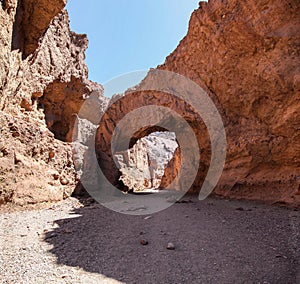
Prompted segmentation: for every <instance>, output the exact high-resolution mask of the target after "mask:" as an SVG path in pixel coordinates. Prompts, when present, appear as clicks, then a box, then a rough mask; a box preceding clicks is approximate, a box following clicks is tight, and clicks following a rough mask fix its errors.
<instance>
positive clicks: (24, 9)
mask: <svg viewBox="0 0 300 284" xmlns="http://www.w3.org/2000/svg"><path fill="white" fill-rule="evenodd" d="M65 4H66V1H63V0H55V1H51V2H49V1H45V0H39V1H31V0H24V1H17V0H6V1H5V0H4V1H2V6H1V7H0V58H1V64H0V125H1V129H0V132H1V134H0V149H1V152H0V203H3V202H15V203H18V204H24V203H36V202H45V201H56V200H61V199H62V198H65V197H67V196H69V195H70V194H71V193H72V191H73V190H74V188H75V185H76V183H77V181H76V173H75V170H74V165H73V160H72V151H71V144H68V143H65V142H64V141H70V140H71V137H72V123H73V117H74V116H76V113H77V112H78V110H79V109H80V106H81V104H82V103H83V102H84V100H85V98H86V97H88V96H89V94H90V93H91V92H92V91H97V92H99V93H101V92H102V87H101V86H99V85H98V84H96V83H93V82H90V81H88V79H87V76H88V70H87V67H86V64H85V63H84V58H85V55H84V52H85V49H86V48H87V45H88V40H87V37H86V36H85V35H77V34H75V33H73V32H71V31H70V28H69V18H68V14H67V12H66V11H64V10H62V9H63V7H64V5H65ZM59 104H60V105H61V108H60V111H58V108H57V105H59ZM46 121H47V123H46ZM47 125H48V127H49V129H50V130H51V131H52V132H51V131H50V130H49V129H48V128H47ZM56 138H59V139H60V140H58V139H56ZM61 140H62V141H61Z"/></svg>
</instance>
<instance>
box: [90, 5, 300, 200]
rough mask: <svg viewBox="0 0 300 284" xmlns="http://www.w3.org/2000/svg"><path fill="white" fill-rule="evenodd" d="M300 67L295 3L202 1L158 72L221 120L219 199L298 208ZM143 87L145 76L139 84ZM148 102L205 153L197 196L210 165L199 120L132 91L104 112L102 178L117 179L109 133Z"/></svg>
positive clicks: (163, 99) (166, 101) (178, 106)
mask: <svg viewBox="0 0 300 284" xmlns="http://www.w3.org/2000/svg"><path fill="white" fill-rule="evenodd" d="M299 63H300V2H299V1H297V0H291V1H280V0H264V1H253V0H247V1H238V0H225V1H224V0H222V1H221V0H214V1H212V0H210V1H209V2H208V3H206V2H200V8H199V9H197V10H196V11H194V13H193V15H192V17H191V20H190V24H189V31H188V34H187V36H186V37H185V38H184V39H183V40H182V41H181V42H180V44H179V46H178V47H177V49H176V50H175V51H174V52H173V53H172V54H171V55H170V56H168V57H167V59H166V61H165V63H164V64H163V65H161V66H159V67H158V68H159V69H161V70H168V71H173V72H176V73H179V74H181V75H184V76H186V77H188V78H190V79H192V80H194V81H195V82H196V83H197V84H199V85H200V86H201V87H202V88H203V89H204V90H206V91H207V93H208V94H209V95H210V97H211V98H212V100H213V101H214V103H215V105H216V106H217V108H218V110H219V113H220V114H221V116H222V119H223V122H224V125H225V130H226V135H227V143H228V147H227V159H226V166H225V170H224V172H223V175H222V178H221V180H220V182H219V184H218V186H217V188H216V191H215V192H216V193H217V194H221V195H223V196H228V197H233V198H249V199H257V200H266V201H272V202H277V201H281V202H287V203H291V204H293V203H294V204H299V203H300V188H299V182H300V176H299V172H300V155H299V153H300V131H299V129H300V111H299V109H300V100H299V98H300V75H299V74H300V64H299ZM149 82H150V84H151V74H150V75H148V77H147V78H146V79H145V80H144V83H146V84H147V83H149ZM142 84H143V83H142ZM126 97H128V99H127V98H126ZM129 97H131V99H129ZM149 104H155V105H164V106H167V107H170V108H173V109H175V110H176V111H177V112H179V113H180V114H181V115H182V117H184V118H185V119H186V120H187V121H188V122H189V123H190V125H192V127H193V129H194V131H195V133H196V136H197V139H198V141H199V144H200V145H201V146H202V147H201V150H203V152H204V155H202V156H201V157H204V160H201V163H200V166H201V167H202V169H201V170H199V173H198V178H197V179H196V181H195V183H194V188H196V189H198V190H199V189H200V186H201V184H202V182H203V179H204V173H205V172H206V171H207V168H208V166H209V150H208V148H207V147H209V146H208V145H209V141H207V139H208V136H207V135H206V136H205V137H203V136H201V135H202V130H203V126H200V123H201V118H199V117H196V116H195V114H193V111H192V110H189V111H188V108H187V107H186V106H185V105H184V103H180V102H178V101H176V100H173V99H172V98H170V97H167V96H165V95H163V94H158V93H156V94H155V93H151V92H150V93H149V92H148V93H147V92H142V93H140V94H138V91H136V94H134V95H132V94H130V95H128V94H127V95H125V97H124V98H121V100H120V101H119V102H116V103H115V104H113V105H112V106H111V107H110V108H109V110H108V112H107V113H106V115H105V116H104V118H103V123H101V124H100V127H99V129H98V133H97V138H98V140H97V142H96V143H97V145H96V147H97V149H98V157H99V159H100V160H99V163H100V164H101V166H102V168H103V169H104V172H105V173H106V175H107V177H108V178H109V180H111V181H112V182H116V180H115V179H116V176H118V175H119V173H118V172H117V171H116V169H115V168H114V166H111V153H110V148H109V147H110V144H109V143H110V142H109V141H110V139H111V135H112V133H111V132H112V129H113V128H114V127H115V125H116V124H117V123H118V122H119V121H120V120H121V119H122V116H123V115H125V114H127V113H129V112H130V111H132V110H133V109H135V108H137V107H141V106H145V105H149ZM153 115H155V114H154V113H153ZM157 121H158V122H160V121H159V119H158V120H157ZM148 130H149V132H151V131H155V130H156V129H152V130H151V129H150V127H149V129H148ZM146 132H147V131H144V133H142V132H141V133H138V134H137V138H140V137H142V136H145V135H147V134H149V133H146ZM101 135H102V136H101ZM100 136H101V137H100ZM121 148H122V147H121ZM201 154H202V153H201Z"/></svg>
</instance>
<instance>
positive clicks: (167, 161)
mask: <svg viewBox="0 0 300 284" xmlns="http://www.w3.org/2000/svg"><path fill="white" fill-rule="evenodd" d="M178 147H179V146H178V144H177V142H176V135H175V133H173V132H153V133H151V134H150V135H148V136H146V137H143V138H141V139H139V140H138V141H137V142H136V143H135V144H134V145H133V147H132V148H130V149H128V150H125V151H122V152H118V153H116V154H115V155H114V160H115V162H116V164H117V167H118V168H119V170H120V172H121V173H122V175H121V177H120V181H122V182H123V184H124V185H125V186H127V187H128V191H133V192H136V193H137V192H155V190H158V189H163V188H164V187H165V186H167V180H169V183H171V182H172V180H170V179H172V178H176V174H177V173H178V171H179V168H178V166H179V167H180V164H179V165H178V161H179V162H180V155H179V154H178V153H179V152H180V149H179V148H178ZM176 166H177V168H176Z"/></svg>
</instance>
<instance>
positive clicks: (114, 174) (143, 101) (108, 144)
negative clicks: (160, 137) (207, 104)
mask: <svg viewBox="0 0 300 284" xmlns="http://www.w3.org/2000/svg"><path fill="white" fill-rule="evenodd" d="M145 106H163V107H165V108H166V109H170V110H172V111H175V112H176V113H177V114H178V115H180V116H181V117H182V118H183V119H184V120H185V121H186V122H187V123H188V124H189V125H190V127H191V128H192V129H193V132H194V134H195V136H196V138H197V141H198V145H199V149H200V153H199V154H200V157H201V160H200V166H199V168H198V173H197V177H196V180H195V182H194V184H193V187H192V188H191V189H190V191H193V192H196V191H197V189H198V190H199V189H200V188H201V185H202V183H203V181H204V179H205V176H206V173H207V170H208V167H209V163H210V157H211V147H210V140H209V135H208V132H207V129H206V127H205V125H204V123H203V121H202V119H201V117H200V116H199V115H198V114H197V113H195V111H194V109H193V107H192V106H190V105H188V104H187V103H186V102H184V101H182V100H181V99H179V98H176V97H174V96H172V95H170V94H167V93H163V92H154V91H134V92H129V93H127V94H126V95H124V96H122V97H119V98H115V99H113V100H112V103H111V104H110V106H109V107H108V109H107V111H106V112H105V114H104V115H103V116H102V119H101V121H100V123H99V127H98V129H97V133H96V139H95V150H96V155H97V159H98V163H99V166H100V167H101V169H102V171H103V173H104V175H105V176H106V178H107V179H108V180H109V181H110V183H111V184H113V185H115V186H119V187H120V188H122V186H121V185H120V183H119V177H120V172H119V170H118V168H117V166H116V165H115V163H114V160H113V153H112V137H113V134H114V130H115V128H116V126H117V125H118V123H119V122H120V121H121V120H122V119H123V118H124V117H125V116H126V115H127V114H129V113H130V112H132V111H133V110H135V109H138V108H141V107H145ZM150 116H151V120H152V121H153V119H154V121H156V123H155V124H151V125H147V126H144V127H143V128H140V129H139V130H138V131H137V132H135V133H134V135H133V136H131V137H127V139H125V140H126V141H127V140H128V139H129V141H130V145H126V144H124V143H122V141H123V140H122V139H121V141H120V143H118V144H117V145H114V147H115V149H114V150H115V151H123V150H127V149H128V148H130V146H132V145H134V144H135V142H136V141H137V140H139V139H141V138H142V137H145V136H147V135H149V134H150V133H152V132H155V131H169V130H170V129H167V128H164V127H162V126H161V125H168V124H169V123H171V124H172V121H171V112H170V113H168V111H166V113H164V114H160V113H158V112H155V108H154V110H153V111H152V113H151V111H150ZM134 123H135V121H132V124H134ZM130 127H131V125H128V129H129V128H130ZM173 127H174V125H173ZM174 128H175V129H177V130H176V131H177V133H176V131H174V129H173V130H172V131H174V132H175V134H176V136H177V134H178V133H179V132H180V131H181V125H179V124H178V125H175V127H174ZM125 133H126V130H125ZM125 135H126V134H125ZM187 139H189V138H188V137H187ZM179 146H180V145H179ZM178 155H179V156H180V151H178V152H177V153H176V154H175V157H174V159H173V160H172V161H171V163H173V165H172V166H173V169H172V170H166V172H165V176H164V179H163V185H168V184H170V182H171V181H172V180H173V179H174V178H175V174H174V173H175V172H176V171H177V170H178V167H179V166H180V165H179V164H180V159H179V157H178ZM193 156H194V153H193V152H192V151H190V152H189V153H188V159H190V160H191V161H192V160H193ZM185 190H186V189H185Z"/></svg>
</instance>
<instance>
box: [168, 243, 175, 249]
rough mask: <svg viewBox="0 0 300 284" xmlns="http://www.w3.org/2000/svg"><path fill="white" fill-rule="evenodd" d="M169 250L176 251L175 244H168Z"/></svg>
mask: <svg viewBox="0 0 300 284" xmlns="http://www.w3.org/2000/svg"><path fill="white" fill-rule="evenodd" d="M167 249H168V250H174V249H175V246H174V244H173V243H168V245H167Z"/></svg>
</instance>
